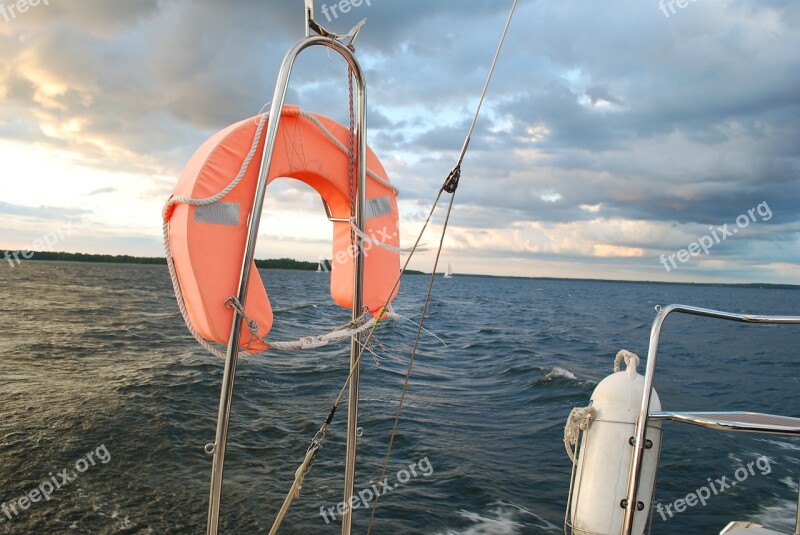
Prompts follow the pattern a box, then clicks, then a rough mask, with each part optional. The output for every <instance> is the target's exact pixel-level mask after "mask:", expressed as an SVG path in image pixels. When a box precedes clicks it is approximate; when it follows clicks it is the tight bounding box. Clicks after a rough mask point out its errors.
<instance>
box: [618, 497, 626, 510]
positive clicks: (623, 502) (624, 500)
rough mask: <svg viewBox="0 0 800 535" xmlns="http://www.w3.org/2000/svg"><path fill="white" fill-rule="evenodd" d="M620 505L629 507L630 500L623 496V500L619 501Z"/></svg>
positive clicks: (624, 507)
mask: <svg viewBox="0 0 800 535" xmlns="http://www.w3.org/2000/svg"><path fill="white" fill-rule="evenodd" d="M619 506H620V507H622V508H623V509H627V508H628V500H627V499H626V498H623V499H622V501H620V502H619Z"/></svg>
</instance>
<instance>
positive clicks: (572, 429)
mask: <svg viewBox="0 0 800 535" xmlns="http://www.w3.org/2000/svg"><path fill="white" fill-rule="evenodd" d="M596 417H597V410H595V408H594V407H592V406H591V405H589V406H588V407H575V408H573V409H572V411H571V412H570V413H569V416H567V424H566V425H565V426H564V447H565V448H566V449H567V455H569V458H570V460H571V461H572V464H575V463H577V462H578V458H577V457H576V455H575V454H576V453H577V450H578V438H579V437H580V433H581V431H588V430H589V426H590V425H591V423H592V420H594V419H595V418H596Z"/></svg>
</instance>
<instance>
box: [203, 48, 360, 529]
mask: <svg viewBox="0 0 800 535" xmlns="http://www.w3.org/2000/svg"><path fill="white" fill-rule="evenodd" d="M312 46H324V47H327V48H331V49H333V50H335V51H336V52H338V53H339V54H340V55H341V56H342V57H343V58H344V59H345V60H346V61H347V63H348V64H349V65H350V68H351V69H352V71H353V74H354V76H355V79H356V83H357V88H358V89H357V95H358V99H357V101H358V120H357V122H356V127H355V138H356V140H357V145H356V146H357V151H358V162H357V169H358V175H357V180H358V188H357V196H356V213H355V218H356V225H357V226H358V228H359V229H361V230H363V229H364V221H363V214H364V204H365V198H366V188H365V184H366V177H367V166H366V155H367V136H366V131H367V86H366V80H365V78H364V72H363V71H362V70H361V66H360V65H359V64H358V61H357V60H356V58H355V56H354V55H353V52H351V51H350V50H349V49H348V48H347V47H346V46H345V45H343V44H342V43H340V42H338V41H335V40H333V39H330V38H327V37H321V36H313V37H306V38H305V39H302V40H300V41H299V42H297V43H296V44H295V45H294V46H293V47H292V48H291V49H290V50H289V51H288V52H287V53H286V56H285V57H284V59H283V62H282V63H281V68H280V71H279V72H278V81H277V83H276V85H275V93H274V95H273V97H272V105H271V107H270V112H269V113H270V115H269V124H268V126H267V134H266V142H265V144H264V151H263V153H262V158H261V169H260V171H259V178H258V188H257V189H256V196H255V199H254V201H253V209H252V211H251V212H250V221H249V226H248V229H249V231H248V235H247V242H246V245H245V255H244V260H243V262H242V270H241V274H240V276H239V289H238V292H237V297H238V299H239V302H241V303H242V306H245V304H246V301H247V287H248V284H249V281H250V271H251V265H252V262H253V258H254V256H255V248H256V241H257V239H258V227H259V220H260V218H261V211H262V209H263V207H264V196H265V193H266V189H267V179H268V175H269V169H270V166H271V165H272V155H273V152H274V150H275V143H276V141H277V138H278V127H279V126H280V120H281V111H282V110H283V104H284V101H285V99H286V90H287V88H288V85H289V78H290V76H291V73H292V68H293V67H294V63H295V60H296V59H297V56H298V55H299V54H300V52H302V51H303V50H305V49H306V48H309V47H312ZM355 239H356V245H357V247H356V251H357V253H356V258H355V261H354V266H353V272H354V277H355V284H354V295H353V319H357V318H358V317H359V316H360V315H361V307H362V281H363V278H364V250H363V247H361V244H360V241H358V240H359V238H358V237H357V236H356V238H355ZM241 320H242V319H241V318H240V317H239V315H238V314H234V316H233V325H232V326H231V338H230V341H229V343H228V352H227V354H226V357H225V369H224V372H223V376H222V390H221V392H220V400H219V412H218V414H217V432H216V438H215V441H214V448H213V451H214V459H213V465H212V469H211V491H210V497H209V503H208V523H207V530H206V533H207V534H208V535H216V533H217V531H218V526H219V506H220V497H221V493H222V474H223V465H224V461H225V447H226V445H227V441H228V423H229V420H230V413H231V401H232V397H233V384H234V378H235V375H236V364H237V361H238V348H239V339H240V337H241V329H242V321H241ZM358 348H359V345H358V341H357V339H356V338H355V337H354V338H353V340H352V342H351V356H350V366H351V368H352V367H353V366H354V364H356V362H355V359H356V357H355V355H357V350H358ZM358 380H359V378H358V369H357V368H356V369H355V370H354V372H353V374H352V375H351V380H350V389H349V405H348V424H347V431H348V434H347V459H346V462H345V494H344V496H345V501H344V503H350V499H351V497H352V494H353V480H354V477H355V475H354V472H355V452H356V429H357V427H358V421H357V418H358ZM345 527H346V528H347V531H345ZM342 532H343V533H350V511H349V510H348V511H346V514H344V515H343V518H342Z"/></svg>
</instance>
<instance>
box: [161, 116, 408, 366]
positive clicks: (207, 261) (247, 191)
mask: <svg viewBox="0 0 800 535" xmlns="http://www.w3.org/2000/svg"><path fill="white" fill-rule="evenodd" d="M262 119H263V120H264V122H265V123H266V122H267V121H268V119H266V118H263V117H262V116H258V117H255V118H250V119H247V120H244V121H241V122H239V123H237V124H234V125H232V126H229V127H228V128H225V129H224V130H222V131H220V132H218V133H217V134H215V135H214V136H212V137H211V138H210V139H209V140H208V141H206V142H205V143H204V144H203V145H202V146H201V147H200V148H199V149H198V150H197V152H196V153H195V154H194V156H193V157H192V159H191V160H190V161H189V163H188V165H187V166H186V168H185V169H184V171H183V173H182V174H181V177H180V180H179V181H178V184H177V186H176V187H175V190H174V192H173V195H172V197H170V199H171V200H170V201H169V202H168V203H167V206H166V207H165V209H164V221H165V225H168V227H167V226H165V229H166V230H165V239H166V240H167V241H168V250H171V251H170V252H171V255H172V258H173V262H174V268H175V272H176V274H177V280H178V282H179V284H180V293H181V294H182V297H183V302H184V303H185V309H186V314H185V316H188V319H187V322H189V321H190V322H191V326H192V327H193V328H194V329H195V330H196V331H197V333H199V334H200V336H202V337H203V338H204V339H206V340H209V341H215V342H219V343H221V344H227V343H228V341H229V338H230V328H231V323H232V321H233V310H232V309H230V308H228V307H227V306H226V301H227V300H228V298H229V297H231V296H235V295H236V293H237V288H238V284H239V276H240V271H241V264H242V259H243V258H244V250H245V241H246V239H247V232H248V220H249V218H250V212H251V211H252V207H253V199H254V197H255V192H256V186H257V182H258V174H259V167H260V160H261V154H262V152H263V148H264V142H265V138H266V135H265V132H266V127H265V125H263V126H262V131H261V138H260V140H259V142H258V145H257V149H256V152H255V155H256V156H255V157H254V158H253V160H252V162H251V163H250V164H249V165H248V166H247V169H246V171H245V172H244V175H243V176H242V177H241V181H240V182H239V183H238V184H237V185H236V186H235V187H234V188H233V189H232V190H231V191H230V192H229V193H227V194H226V195H225V196H224V197H222V198H220V199H219V200H218V201H217V202H214V203H212V204H208V205H205V206H193V205H192V204H190V203H185V202H176V200H177V199H201V198H209V197H213V196H215V195H217V194H219V193H221V192H222V191H223V190H224V189H225V188H226V187H227V186H229V185H230V184H231V182H232V180H233V179H234V177H236V176H237V173H240V171H241V170H242V169H244V167H243V162H244V161H245V159H246V157H247V155H248V152H250V151H251V149H252V147H253V146H254V145H255V136H256V132H257V128H258V125H259V122H260V121H261V120H262ZM349 135H350V132H349V129H347V128H346V127H344V126H342V125H341V124H339V123H337V122H335V121H333V120H331V119H329V118H327V117H324V116H321V115H317V114H310V113H307V112H302V111H301V110H300V108H298V107H297V106H289V105H287V106H285V107H284V109H283V113H282V116H281V122H280V128H279V131H278V139H277V144H276V146H275V152H274V155H273V160H272V165H271V167H270V171H269V178H268V183H269V182H272V181H273V180H274V179H276V178H281V177H289V178H294V179H297V180H299V181H301V182H304V183H306V184H308V185H309V186H311V187H312V188H314V189H315V190H316V191H317V192H318V193H319V194H320V196H321V197H322V199H323V200H324V201H325V202H326V203H327V205H328V206H329V207H330V211H331V215H332V216H333V217H334V218H342V219H345V220H349V218H351V217H352V216H351V213H350V177H349V164H350V158H349V155H348V154H347V152H346V151H347V149H346V148H345V147H347V146H348V145H349ZM334 140H336V141H334ZM337 141H338V143H337ZM367 168H368V169H369V175H368V178H367V187H366V196H367V205H366V207H365V208H366V209H365V212H366V213H365V217H364V222H365V229H364V232H365V233H366V234H367V235H368V236H370V237H371V238H372V239H373V240H374V241H378V242H382V243H384V244H386V245H388V246H391V247H397V246H398V245H399V241H400V238H399V227H398V222H399V221H398V219H399V218H398V211H397V189H396V188H394V186H392V185H391V184H390V183H389V180H388V178H387V177H386V171H385V170H384V169H383V166H382V165H381V163H380V161H378V158H377V156H375V154H374V153H373V152H372V150H369V151H368V154H367ZM373 245H374V244H373V243H371V242H369V241H367V242H365V247H364V248H365V259H364V291H363V300H364V306H365V308H367V309H369V311H370V312H372V313H373V314H375V313H377V312H378V311H380V310H381V308H382V307H383V306H384V304H385V303H386V302H387V301H391V300H392V299H393V298H394V297H395V295H396V293H397V289H396V288H395V289H394V291H393V288H394V285H395V282H396V280H397V277H398V276H399V273H400V258H399V254H398V253H397V252H396V251H392V250H387V249H385V248H382V247H379V246H377V245H375V246H373ZM353 252H354V248H353V240H352V233H351V228H350V223H349V222H347V221H343V222H334V223H333V256H332V258H333V261H332V270H331V295H332V297H333V300H334V301H335V302H336V303H337V304H338V305H340V306H342V307H345V308H352V306H353V300H352V299H353V256H354V255H353ZM256 273H258V271H257V270H256V268H255V266H253V275H255V274H256ZM245 311H246V313H247V315H248V316H249V317H250V318H251V319H252V320H255V321H256V322H257V323H258V327H259V329H258V336H259V337H260V338H264V337H266V335H267V333H268V332H269V330H270V328H271V327H272V321H273V317H272V308H271V306H270V303H269V298H268V297H267V291H266V289H265V287H264V284H263V281H262V280H261V278H260V277H258V276H252V277H251V278H250V283H249V287H248V296H247V305H246V307H245ZM242 332H243V333H245V334H244V335H243V336H242V341H241V344H242V346H243V347H244V348H245V349H246V350H247V351H250V352H253V353H255V352H259V351H263V350H265V349H268V346H267V345H266V344H264V343H263V342H261V341H258V340H256V341H252V340H250V341H248V336H247V334H246V333H248V329H247V326H243V331H242Z"/></svg>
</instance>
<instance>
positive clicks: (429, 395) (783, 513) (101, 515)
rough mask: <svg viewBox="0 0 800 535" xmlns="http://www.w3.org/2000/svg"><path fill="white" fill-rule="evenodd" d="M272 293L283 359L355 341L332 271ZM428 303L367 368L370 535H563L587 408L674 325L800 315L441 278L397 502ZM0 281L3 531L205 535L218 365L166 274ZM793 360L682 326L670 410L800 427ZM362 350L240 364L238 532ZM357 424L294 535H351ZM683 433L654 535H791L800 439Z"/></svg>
mask: <svg viewBox="0 0 800 535" xmlns="http://www.w3.org/2000/svg"><path fill="white" fill-rule="evenodd" d="M261 276H262V278H263V279H264V281H265V283H266V285H267V289H268V292H269V295H270V299H271V301H272V305H273V308H274V311H275V327H274V329H273V331H272V332H271V333H270V337H272V338H273V339H276V340H278V339H279V340H292V339H296V338H299V337H301V336H306V335H311V334H320V333H323V332H325V331H326V330H327V329H329V328H332V327H334V326H337V325H340V324H342V323H345V322H346V321H347V320H348V312H347V311H344V310H341V309H339V308H338V307H336V306H335V305H333V304H332V303H331V300H330V296H329V294H328V290H327V287H328V284H329V279H328V277H329V276H328V275H327V274H325V273H315V272H287V271H264V270H262V271H261ZM426 283H427V278H426V277H424V276H407V277H405V278H404V280H403V285H402V289H401V293H400V296H399V297H398V299H397V301H396V307H395V308H396V310H397V311H398V312H399V313H400V314H401V315H402V316H403V318H404V319H402V320H400V321H398V322H393V323H389V324H387V325H385V326H384V327H382V328H381V330H380V331H378V333H377V335H376V336H377V339H378V341H379V342H380V345H377V344H376V345H374V347H373V350H374V352H375V355H376V356H375V357H373V356H372V355H365V357H364V361H363V363H362V373H361V403H360V407H359V414H360V422H359V424H360V426H362V427H363V436H362V437H361V438H360V440H359V453H358V471H357V475H356V493H357V496H360V499H359V502H358V504H357V505H359V508H358V509H356V510H355V511H354V528H353V533H364V532H365V531H366V526H367V523H368V519H369V512H370V511H369V509H368V507H370V506H371V505H372V504H373V503H374V500H375V498H374V497H371V496H370V494H373V495H375V494H376V493H378V492H382V491H383V490H384V487H385V488H386V489H388V492H386V493H385V494H384V495H383V496H381V497H380V500H379V507H378V510H377V513H376V517H375V526H374V528H373V533H425V534H434V535H444V534H496V535H502V534H527V533H531V534H536V533H561V532H562V529H563V528H562V523H563V518H564V508H565V503H566V497H567V492H568V486H569V474H570V467H571V466H570V461H569V460H568V458H567V456H566V453H565V451H564V446H563V442H562V438H563V426H564V422H565V419H566V417H567V414H568V413H569V411H570V409H571V408H572V407H574V406H584V405H586V404H587V403H588V400H589V398H590V396H591V392H592V390H593V389H594V387H595V386H596V385H597V383H598V382H599V381H600V380H602V378H603V377H604V376H606V375H607V374H608V373H609V372H610V371H611V365H612V362H613V359H614V355H615V354H616V352H617V351H618V350H619V349H622V348H625V349H629V350H631V351H634V352H636V353H638V354H639V355H640V356H641V357H642V359H643V360H644V357H645V356H646V353H647V343H648V335H649V330H650V325H651V322H652V319H653V316H654V310H653V309H654V306H655V305H658V304H669V303H676V302H680V303H684V304H691V305H696V306H704V307H708V308H717V309H723V310H728V311H733V312H750V313H773V314H798V313H800V292H799V291H796V290H785V289H760V288H741V287H725V286H703V285H669V284H647V283H625V282H593V281H573V280H541V279H518V278H489V277H465V276H456V277H454V278H453V279H450V280H443V279H440V280H437V283H436V285H435V287H434V291H433V296H432V299H431V303H430V306H429V310H428V318H427V321H426V324H425V325H426V328H427V329H429V330H430V331H431V332H432V333H433V334H426V335H424V336H423V338H422V340H421V344H420V348H419V351H418V354H417V357H416V361H415V364H414V368H413V373H412V376H411V382H410V385H409V388H408V395H407V398H406V402H405V406H404V409H403V412H402V416H401V419H400V424H399V431H398V434H397V437H396V440H395V444H394V451H393V454H392V459H391V463H390V467H389V470H388V472H387V481H386V486H384V485H381V481H379V475H380V471H381V470H380V468H381V464H382V462H383V458H384V455H385V453H386V448H387V444H388V439H389V435H390V432H391V428H392V424H393V421H394V415H395V412H396V410H397V405H398V400H399V397H400V393H401V388H402V384H403V381H404V377H405V373H406V370H407V368H408V360H409V356H410V352H411V346H412V343H413V339H414V335H415V333H416V326H415V325H414V322H416V321H418V319H419V314H420V309H421V305H422V301H423V298H424V291H425V286H426ZM0 284H1V285H0V500H1V501H2V504H0V505H4V506H5V509H4V510H3V512H1V513H0V533H24V534H28V533H36V534H39V533H92V534H96V533H100V534H106V533H108V534H110V533H157V534H160V533H187V534H194V533H201V532H203V531H204V529H205V521H206V508H207V503H208V488H209V477H210V468H211V463H210V460H209V458H208V457H207V456H206V455H205V454H204V453H203V447H204V446H205V445H206V444H208V443H210V442H213V440H214V431H215V425H216V415H217V408H218V403H219V390H220V381H221V377H222V362H221V361H220V360H218V359H217V358H215V357H213V356H211V355H208V354H207V353H205V352H204V350H202V349H201V348H200V347H199V346H198V345H197V344H196V342H195V341H194V340H193V339H192V338H191V336H190V335H189V333H188V332H187V330H186V327H185V325H184V324H183V320H182V319H181V317H180V314H179V312H178V308H177V305H176V303H175V298H174V296H173V294H172V288H171V286H170V281H169V277H168V275H167V272H166V268H165V267H163V266H134V265H103V264H80V263H56V262H52V263H51V262H35V261H28V262H25V263H23V264H22V265H20V266H17V267H15V268H13V269H2V270H0ZM798 340H800V326H781V327H774V326H750V325H742V324H734V323H728V322H720V321H715V320H710V319H704V318H689V317H677V316H673V317H671V318H670V319H669V320H668V321H667V324H666V329H665V331H664V336H663V344H662V349H661V353H660V358H659V366H658V374H657V377H656V388H657V389H658V391H659V395H660V397H661V400H662V404H663V405H664V408H665V409H674V410H753V411H761V412H771V413H776V414H785V415H790V416H800V350H799V349H798V346H799V345H800V344H798V343H797V342H798ZM348 352H349V349H348V344H346V343H345V344H338V345H331V346H328V347H325V348H320V349H317V350H313V351H306V352H298V353H276V352H269V353H267V354H264V355H261V356H257V357H252V358H247V359H244V360H242V361H240V363H239V365H238V369H237V375H236V384H235V392H234V398H233V412H232V418H231V426H230V434H229V444H228V450H227V457H226V461H225V480H224V485H223V498H222V508H221V523H220V532H221V533H242V534H251V533H267V532H268V531H269V529H270V527H271V524H272V520H273V518H274V516H275V513H276V511H277V510H278V508H279V507H280V504H281V502H282V500H283V498H284V496H285V494H286V492H287V491H288V489H289V487H290V485H291V482H292V480H293V477H294V472H295V470H296V469H297V466H298V465H299V464H300V462H301V461H302V458H303V455H304V453H305V451H306V448H307V447H308V444H309V442H310V440H311V438H312V437H313V436H314V434H315V433H316V431H317V429H318V428H319V427H320V425H321V424H322V423H323V421H324V419H325V417H326V416H327V414H328V411H329V410H330V406H331V403H332V401H333V399H334V398H335V396H336V394H337V393H338V392H339V389H340V388H341V387H342V384H343V382H344V380H345V378H346V376H347V363H348V359H349V355H348ZM346 412H347V411H346V405H345V404H344V403H343V406H342V407H340V409H339V411H338V414H337V415H336V419H335V420H334V423H333V424H332V426H331V429H330V431H329V432H328V434H327V437H326V439H325V445H324V448H323V449H322V450H321V451H320V453H319V455H318V457H317V459H316V461H315V463H314V466H313V469H312V470H311V472H310V473H309V474H308V475H307V476H306V478H305V482H304V484H303V488H302V491H301V494H300V498H299V499H298V500H296V501H295V503H294V505H293V506H292V508H291V510H290V511H289V514H288V517H287V519H286V521H285V523H284V530H283V531H282V533H287V534H292V533H303V534H308V533H338V532H340V528H339V525H338V524H337V522H338V519H339V517H340V513H339V511H338V509H337V505H338V504H339V503H340V502H341V500H342V474H343V470H344V444H345V436H344V433H345V418H346ZM664 430H665V434H664V446H663V452H662V455H661V469H660V472H659V476H658V491H657V496H656V500H655V501H656V503H657V504H661V505H662V511H666V509H665V507H666V506H667V505H671V506H672V507H671V508H670V509H669V512H670V513H671V514H666V513H663V514H662V513H659V512H654V515H653V531H654V533H717V532H718V531H719V529H721V528H722V527H723V526H724V524H725V523H727V522H728V521H729V520H734V519H742V520H755V521H759V522H762V523H765V524H767V525H769V526H772V527H776V528H781V529H783V530H784V531H786V532H788V531H789V530H790V526H791V525H792V521H793V518H794V505H793V504H794V501H795V496H796V492H797V480H798V473H800V441H798V440H796V439H787V438H783V437H769V436H759V435H750V434H731V433H720V432H715V431H710V430H706V429H702V428H696V427H691V426H686V425H683V424H678V423H671V422H668V423H665V424H664ZM758 459H767V461H766V462H767V463H768V464H766V465H765V464H764V462H765V461H763V460H762V461H761V464H760V465H756V464H754V463H755V462H756V461H757V460H758ZM748 464H750V467H751V468H752V470H750V471H749V472H747V471H746V472H747V475H746V477H744V478H743V479H742V480H741V481H738V480H737V479H736V476H737V475H739V476H741V475H742V472H741V470H740V469H741V468H742V467H745V469H746V467H747V466H748ZM767 466H768V468H769V471H768V472H767V470H764V469H761V468H760V467H762V468H763V467H767ZM737 471H738V472H737ZM723 477H726V478H727V479H726V481H728V482H731V481H736V485H734V486H730V487H729V488H725V489H717V490H718V491H719V492H717V493H716V494H713V495H712V496H711V497H710V498H708V499H707V500H704V501H705V505H703V504H699V503H697V504H695V505H694V506H692V507H684V508H683V510H682V511H681V512H676V510H675V505H676V501H677V500H680V499H684V500H685V499H686V497H687V495H689V494H690V493H696V492H698V490H699V489H701V488H702V487H704V486H705V487H707V488H708V489H709V490H710V489H711V487H710V485H711V484H714V482H715V481H717V480H718V479H720V478H723ZM717 486H719V485H717ZM50 487H52V489H51V488H50ZM45 495H46V496H45ZM361 500H363V501H361ZM23 506H25V507H23ZM6 511H7V512H6Z"/></svg>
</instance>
